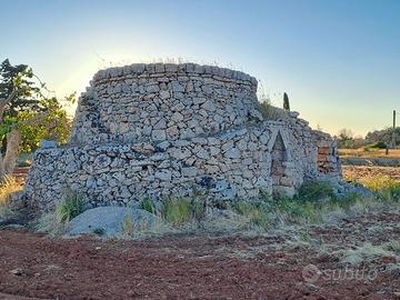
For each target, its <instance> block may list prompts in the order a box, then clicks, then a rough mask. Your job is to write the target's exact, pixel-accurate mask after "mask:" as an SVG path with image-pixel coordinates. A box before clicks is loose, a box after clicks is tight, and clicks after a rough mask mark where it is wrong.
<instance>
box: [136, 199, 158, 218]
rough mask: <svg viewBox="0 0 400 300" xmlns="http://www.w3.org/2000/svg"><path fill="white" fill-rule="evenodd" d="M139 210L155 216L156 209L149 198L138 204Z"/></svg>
mask: <svg viewBox="0 0 400 300" xmlns="http://www.w3.org/2000/svg"><path fill="white" fill-rule="evenodd" d="M140 208H141V209H144V210H146V211H148V212H149V213H152V214H155V213H156V209H155V206H154V203H153V201H152V200H151V199H150V198H145V199H143V201H142V202H141V203H140Z"/></svg>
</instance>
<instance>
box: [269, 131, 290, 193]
mask: <svg viewBox="0 0 400 300" xmlns="http://www.w3.org/2000/svg"><path fill="white" fill-rule="evenodd" d="M287 159H288V155H287V148H286V146H285V143H284V141H283V138H282V135H281V133H280V132H278V134H277V135H276V138H275V141H274V144H273V146H272V149H271V180H272V196H273V197H277V196H279V195H280V194H281V193H282V189H281V186H282V178H283V177H284V176H285V174H286V167H287V163H286V162H287Z"/></svg>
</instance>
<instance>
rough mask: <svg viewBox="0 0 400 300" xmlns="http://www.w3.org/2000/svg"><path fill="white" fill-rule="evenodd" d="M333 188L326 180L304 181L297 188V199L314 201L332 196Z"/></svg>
mask: <svg viewBox="0 0 400 300" xmlns="http://www.w3.org/2000/svg"><path fill="white" fill-rule="evenodd" d="M333 195H334V194H333V188H332V186H331V185H330V184H329V183H327V182H314V181H311V182H305V183H304V184H303V185H302V186H301V187H300V189H299V192H298V194H297V197H296V198H297V199H299V200H301V201H316V200H320V199H324V198H330V197H333Z"/></svg>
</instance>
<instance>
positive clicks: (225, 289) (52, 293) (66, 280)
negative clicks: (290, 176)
mask: <svg viewBox="0 0 400 300" xmlns="http://www.w3.org/2000/svg"><path fill="white" fill-rule="evenodd" d="M399 224H400V214H398V213H396V212H381V213H375V214H369V215H365V216H363V217H359V218H357V219H346V220H344V221H343V223H342V224H339V225H336V226H324V227H319V226H315V227H311V228H309V229H298V228H287V229H285V230H282V231H280V232H275V233H274V232H270V233H268V234H264V235H263V236H256V237H254V236H253V237H251V236H230V237H226V236H223V237H221V236H220V237H209V236H194V237H191V236H170V237H165V238H158V239H151V240H144V241H123V240H110V241H102V240H99V239H96V238H94V237H89V236H84V237H80V238H76V239H68V240H65V239H59V238H48V237H45V236H42V235H39V234H33V233H29V232H26V231H23V230H15V229H14V230H13V229H2V230H0V245H1V248H0V264H1V268H0V299H15V300H16V299H21V300H25V298H13V296H11V295H14V296H18V297H27V298H39V299H400V271H399V268H398V267H397V266H398V258H399V257H398V253H397V252H396V251H397V250H398V251H400V249H397V248H394V250H393V249H392V250H393V251H391V250H390V249H391V248H388V247H387V246H385V245H387V244H388V243H390V242H391V241H392V242H393V240H396V239H399V237H400V225H399ZM366 245H371V246H370V247H369V248H368V247H367V246H366ZM393 247H394V246H393ZM377 249H378V250H377ZM352 251H353V252H352ZM351 255H353V256H354V255H358V256H357V257H361V262H360V260H354V257H353V256H351ZM350 258H353V261H350V260H349V259H350ZM1 293H2V294H1ZM4 295H5V296H4ZM1 297H3V298H1Z"/></svg>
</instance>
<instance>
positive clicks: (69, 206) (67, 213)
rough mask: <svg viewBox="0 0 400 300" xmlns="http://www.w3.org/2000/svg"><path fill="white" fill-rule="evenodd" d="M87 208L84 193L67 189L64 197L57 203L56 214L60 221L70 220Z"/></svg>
mask: <svg viewBox="0 0 400 300" xmlns="http://www.w3.org/2000/svg"><path fill="white" fill-rule="evenodd" d="M85 210H86V205H85V203H84V201H83V198H82V195H81V194H80V193H77V192H73V191H71V190H67V191H66V193H65V195H64V198H63V199H62V200H61V202H60V203H59V204H58V205H57V209H56V214H57V216H58V218H59V220H60V222H68V221H70V220H72V219H73V218H75V217H76V216H78V215H80V214H81V213H83V212H84V211H85Z"/></svg>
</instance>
